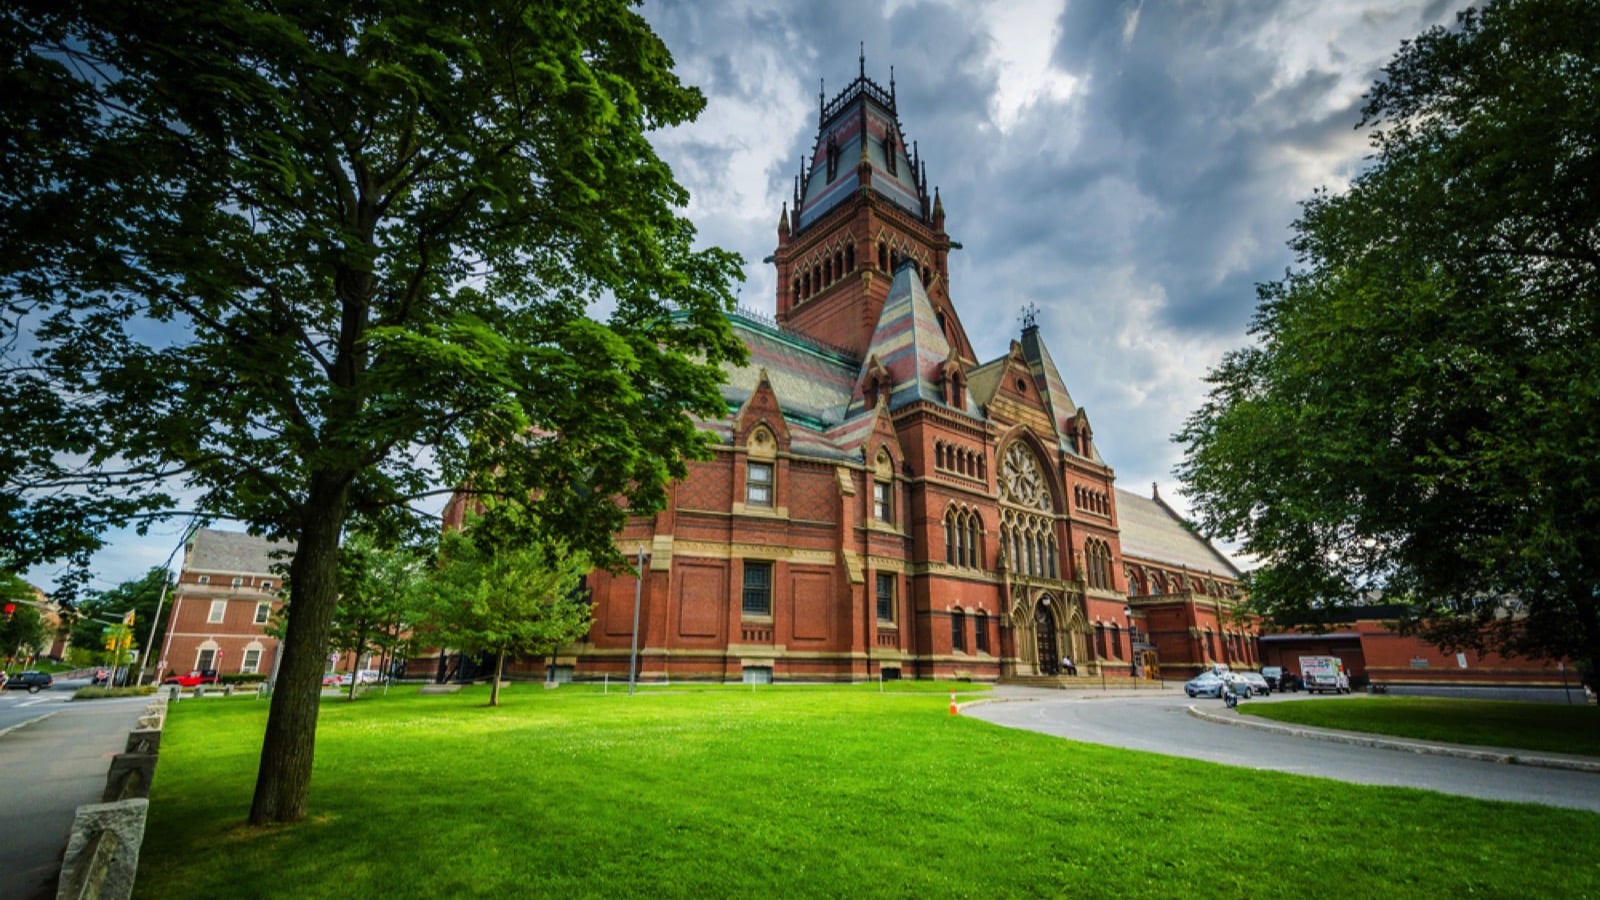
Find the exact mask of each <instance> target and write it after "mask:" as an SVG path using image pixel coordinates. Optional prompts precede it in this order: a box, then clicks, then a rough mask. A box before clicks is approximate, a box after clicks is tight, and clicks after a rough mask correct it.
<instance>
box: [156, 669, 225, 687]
mask: <svg viewBox="0 0 1600 900" xmlns="http://www.w3.org/2000/svg"><path fill="white" fill-rule="evenodd" d="M221 680H222V676H220V675H218V674H217V670H216V669H196V670H194V671H193V672H190V673H189V674H187V675H174V676H172V677H171V678H164V679H162V681H161V683H162V684H175V685H177V686H178V687H194V686H195V685H197V684H216V683H218V682H220V681H221Z"/></svg>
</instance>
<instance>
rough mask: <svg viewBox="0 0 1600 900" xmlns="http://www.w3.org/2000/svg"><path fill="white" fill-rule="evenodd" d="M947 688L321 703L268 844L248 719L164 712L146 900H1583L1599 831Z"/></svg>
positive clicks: (219, 705) (182, 708)
mask: <svg viewBox="0 0 1600 900" xmlns="http://www.w3.org/2000/svg"><path fill="white" fill-rule="evenodd" d="M945 690H948V687H947V686H946V687H940V688H934V689H933V690H932V691H931V692H930V691H929V690H927V689H919V690H896V691H888V692H885V693H882V694H880V693H878V692H877V691H876V686H874V689H873V690H865V689H863V687H862V686H856V687H847V688H834V689H790V688H762V689H760V690H757V691H754V692H750V691H747V690H717V691H698V690H690V691H672V692H669V691H664V690H650V691H644V692H641V693H640V694H639V695H637V696H634V697H632V698H629V697H627V696H626V693H625V689H624V692H622V693H618V692H615V691H613V692H612V693H611V694H609V695H603V694H600V693H598V692H595V691H591V690H585V689H572V688H570V687H563V688H561V689H559V690H543V689H541V688H538V687H526V688H525V687H523V686H515V687H512V688H509V689H507V691H506V692H505V695H504V697H503V699H504V703H505V705H504V706H502V707H500V708H498V709H494V708H489V707H487V706H485V705H484V704H485V701H486V699H487V689H486V688H474V689H469V690H466V691H463V692H461V693H459V694H454V695H429V696H419V695H417V694H416V693H415V692H414V691H400V690H394V691H391V693H390V694H389V696H388V697H383V696H381V695H378V694H369V695H367V696H366V697H365V698H364V699H362V700H360V701H357V702H354V703H352V702H348V701H344V700H339V699H334V698H329V699H327V700H326V701H324V703H323V706H322V709H321V716H320V725H319V730H318V744H317V760H316V777H315V780H314V782H313V788H312V809H313V814H312V816H311V817H310V819H308V820H307V821H305V822H303V823H300V824H297V825H294V826H289V827H280V828H274V829H267V830H253V829H250V828H248V827H246V826H244V825H243V824H242V822H243V819H244V817H245V815H246V813H247V811H248V807H249V802H250V795H251V790H252V787H253V783H254V774H255V767H256V763H257V757H258V755H259V752H260V751H259V748H260V734H261V729H262V725H263V722H264V715H265V704H261V703H251V702H248V701H245V702H240V701H239V700H238V699H234V700H221V699H218V700H206V701H201V702H184V703H182V704H180V705H178V706H177V707H174V708H173V709H172V710H171V713H170V715H169V718H168V721H167V731H166V734H165V735H164V737H163V740H162V748H161V764H160V766H159V768H158V771H157V773H156V780H155V785H154V791H153V793H152V795H151V807H150V821H149V825H148V827H147V830H146V835H145V843H144V847H143V850H142V852H141V856H140V870H139V878H138V884H137V895H138V896H142V897H203V896H227V897H275V896H295V897H338V898H348V897H368V896H379V897H389V898H393V897H443V896H451V897H453V896H501V897H635V896H650V897H657V896H661V897H701V898H711V897H725V896H741V897H754V896H781V897H793V896H802V897H805V896H829V897H836V896H852V897H855V896H893V897H946V896H970V895H984V896H1036V895H1050V896H1068V895H1070V896H1146V897H1173V896H1186V895H1194V896H1250V897H1303V896H1312V895H1323V894H1326V893H1328V892H1329V891H1330V890H1336V892H1337V893H1338V894H1339V895H1340V896H1383V897H1386V898H1387V897H1408V896H1417V897H1424V896H1425V897H1439V896H1463V895H1467V894H1472V895H1477V896H1491V897H1492V896H1505V897H1519V898H1520V897H1527V896H1557V895H1560V896H1586V895H1588V896H1593V895H1600V863H1597V862H1596V861H1595V859H1594V855H1593V852H1592V850H1593V847H1594V845H1595V844H1596V842H1597V841H1600V815H1595V814H1592V813H1585V812H1578V811H1572V810H1564V809H1551V808H1546V807H1538V806H1531V805H1519V804H1503V803H1492V802H1488V801H1479V800H1471V799H1463V798H1456V797H1447V796H1444V795H1441V794H1433V793H1428V792H1424V791H1414V790H1405V789H1392V788H1376V787H1365V786H1355V785H1347V784H1341V783H1336V782H1331V781H1325V780H1320V779H1311V778H1303V777H1298V776H1291V775H1284V774H1277V773H1270V772H1257V771H1252V770H1247V769H1240V768H1225V767H1221V766H1216V765H1212V764H1208V763H1202V762H1197V761H1192V760H1184V759H1176V758H1170V757H1162V756H1155V755H1149V754H1143V753H1137V752H1131V751H1127V750H1121V749H1113V748H1104V747H1098V746H1094V745H1089V744H1079V743H1074V742H1069V741H1062V740H1059V739H1055V738H1049V737H1045V736H1042V735H1035V734H1031V733H1027V732H1020V731H1015V730H1010V729H1002V728H998V727H994V726H991V725H988V724H986V723H984V722H980V721H978V720H976V719H971V718H967V717H953V716H950V715H948V713H947V707H948V702H947V698H946V696H945V695H944V691H945ZM1286 705H1287V704H1286ZM1511 835H1515V839H1508V836H1511Z"/></svg>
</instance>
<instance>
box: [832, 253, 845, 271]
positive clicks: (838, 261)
mask: <svg viewBox="0 0 1600 900" xmlns="http://www.w3.org/2000/svg"><path fill="white" fill-rule="evenodd" d="M833 277H834V278H843V277H844V253H843V252H842V251H839V250H835V251H833Z"/></svg>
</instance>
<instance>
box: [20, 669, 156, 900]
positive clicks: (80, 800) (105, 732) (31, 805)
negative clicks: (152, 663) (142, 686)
mask: <svg viewBox="0 0 1600 900" xmlns="http://www.w3.org/2000/svg"><path fill="white" fill-rule="evenodd" d="M78 686H81V685H78V684H76V683H73V682H62V681H58V682H56V686H55V687H54V688H52V689H50V690H48V691H40V692H39V693H38V694H28V693H25V692H20V691H6V692H4V696H0V834H4V836H5V837H4V840H0V897H4V898H7V900H34V898H47V897H54V896H55V893H56V880H57V877H58V875H59V873H60V870H61V855H62V853H63V852H64V851H65V850H66V848H67V838H68V836H69V835H70V833H71V831H72V820H73V816H74V815H75V813H76V812H77V809H78V807H79V806H80V805H82V804H85V803H98V802H100V794H101V792H102V791H103V790H105V786H106V773H107V770H108V769H109V768H110V766H111V758H112V757H113V756H115V755H116V754H118V753H121V752H122V751H123V749H124V748H125V747H126V746H127V742H128V732H130V731H132V730H133V728H134V726H135V725H136V724H138V721H139V716H140V714H141V713H142V712H143V711H144V708H145V707H146V706H148V705H149V703H150V698H149V697H127V698H119V699H113V700H92V701H78V702H72V700H71V696H72V692H73V690H75V689H76V687H78Z"/></svg>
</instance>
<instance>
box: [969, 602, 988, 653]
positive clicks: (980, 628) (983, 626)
mask: <svg viewBox="0 0 1600 900" xmlns="http://www.w3.org/2000/svg"><path fill="white" fill-rule="evenodd" d="M972 636H973V638H974V643H975V644H976V645H977V647H978V652H979V653H988V652H989V617H988V616H987V615H985V614H984V612H983V610H981V609H980V610H978V611H977V612H976V613H974V614H973V616H972Z"/></svg>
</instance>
